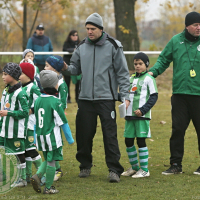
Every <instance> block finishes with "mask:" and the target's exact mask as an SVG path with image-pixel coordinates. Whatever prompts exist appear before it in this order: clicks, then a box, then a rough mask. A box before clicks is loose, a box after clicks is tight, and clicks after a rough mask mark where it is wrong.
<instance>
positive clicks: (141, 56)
mask: <svg viewBox="0 0 200 200" xmlns="http://www.w3.org/2000/svg"><path fill="white" fill-rule="evenodd" d="M135 59H140V60H142V61H143V62H144V64H145V65H146V67H148V66H149V57H148V56H147V55H146V54H145V53H142V52H139V53H137V54H136V55H135V56H134V57H133V60H135Z"/></svg>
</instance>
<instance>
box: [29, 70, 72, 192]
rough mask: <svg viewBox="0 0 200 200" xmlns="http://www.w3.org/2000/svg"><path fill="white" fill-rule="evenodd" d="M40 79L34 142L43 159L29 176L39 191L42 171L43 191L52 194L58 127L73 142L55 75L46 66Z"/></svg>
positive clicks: (59, 150)
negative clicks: (58, 96) (44, 180)
mask: <svg viewBox="0 0 200 200" xmlns="http://www.w3.org/2000/svg"><path fill="white" fill-rule="evenodd" d="M40 81H41V85H42V87H43V90H44V94H41V96H40V97H38V98H37V100H36V101H35V105H34V112H35V117H36V146H37V149H38V150H39V151H42V152H43V155H44V159H45V161H44V162H43V163H42V165H41V166H40V168H39V169H38V171H37V173H36V174H35V175H34V176H32V178H31V183H32V186H33V189H34V190H35V191H36V192H39V193H40V192H41V187H40V181H41V178H42V176H43V175H44V173H46V185H45V189H44V191H43V193H44V194H55V193H58V192H59V191H58V190H56V189H55V187H54V186H52V183H53V180H54V176H55V171H56V167H55V163H56V161H59V160H63V154H62V145H63V141H62V136H61V129H60V126H61V127H62V129H63V132H64V134H65V137H66V139H67V141H68V143H69V144H72V143H74V139H73V137H72V135H71V131H70V128H69V125H68V122H67V119H66V116H65V113H64V110H63V108H62V104H61V101H60V99H58V98H57V97H56V96H57V94H58V91H57V89H58V76H57V74H56V73H55V72H53V71H50V70H43V71H41V72H40Z"/></svg>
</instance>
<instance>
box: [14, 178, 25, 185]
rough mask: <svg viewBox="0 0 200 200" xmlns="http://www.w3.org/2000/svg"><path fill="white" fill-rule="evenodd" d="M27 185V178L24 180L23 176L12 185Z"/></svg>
mask: <svg viewBox="0 0 200 200" xmlns="http://www.w3.org/2000/svg"><path fill="white" fill-rule="evenodd" d="M25 186H27V182H26V180H23V179H21V178H19V179H18V181H16V182H14V183H13V184H12V185H11V187H25Z"/></svg>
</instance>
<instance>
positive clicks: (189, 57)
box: [149, 31, 200, 95]
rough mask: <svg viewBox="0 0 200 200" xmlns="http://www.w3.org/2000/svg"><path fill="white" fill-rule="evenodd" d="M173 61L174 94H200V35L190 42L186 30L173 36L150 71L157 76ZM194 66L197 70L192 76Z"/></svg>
mask: <svg viewBox="0 0 200 200" xmlns="http://www.w3.org/2000/svg"><path fill="white" fill-rule="evenodd" d="M195 55H196V56H195ZM171 62H173V94H188V95H200V37H199V38H198V39H197V40H196V41H195V42H190V41H188V40H187V39H186V38H185V31H183V32H182V33H179V34H178V35H175V36H173V37H172V39H171V40H170V41H169V43H168V44H167V45H166V47H165V48H164V50H163V51H162V52H161V54H160V55H159V57H158V60H157V62H156V63H155V65H154V66H153V67H152V68H151V69H150V70H149V71H150V72H153V76H154V77H157V76H158V75H160V74H162V73H163V72H164V71H165V70H166V69H167V68H168V67H169V65H170V63H171ZM192 66H193V68H194V70H195V72H196V76H195V77H191V76H190V70H191V67H192Z"/></svg>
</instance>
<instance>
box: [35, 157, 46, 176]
mask: <svg viewBox="0 0 200 200" xmlns="http://www.w3.org/2000/svg"><path fill="white" fill-rule="evenodd" d="M46 169H47V161H46V160H45V161H44V162H43V163H42V164H41V165H40V167H39V169H38V170H37V172H36V174H37V175H38V177H39V178H42V176H43V175H44V174H45V172H46Z"/></svg>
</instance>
